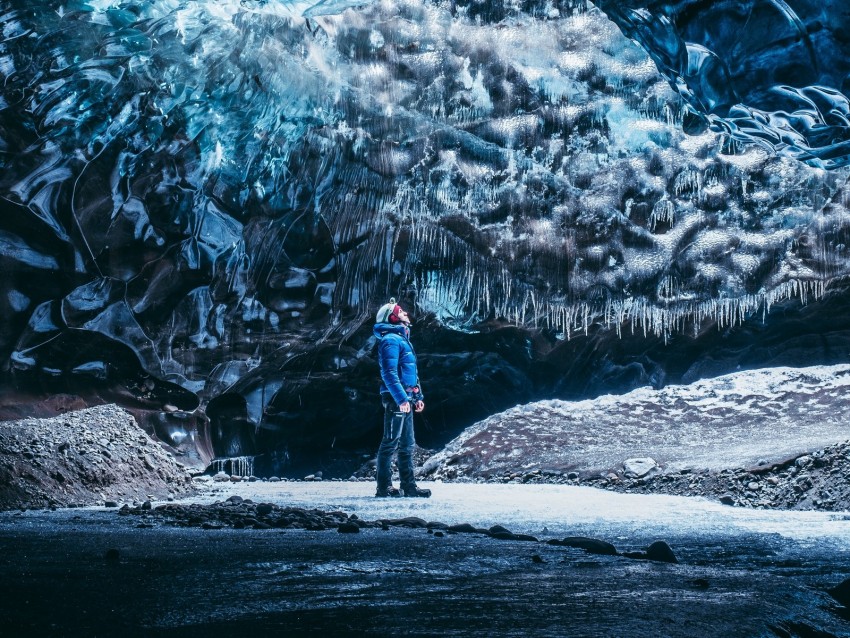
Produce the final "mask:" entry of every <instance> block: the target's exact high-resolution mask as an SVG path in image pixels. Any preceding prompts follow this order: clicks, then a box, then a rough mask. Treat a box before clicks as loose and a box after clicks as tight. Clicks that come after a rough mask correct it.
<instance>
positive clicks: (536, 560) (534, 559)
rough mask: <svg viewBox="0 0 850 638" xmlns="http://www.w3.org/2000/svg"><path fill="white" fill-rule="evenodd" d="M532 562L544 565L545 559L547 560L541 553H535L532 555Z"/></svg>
mask: <svg viewBox="0 0 850 638" xmlns="http://www.w3.org/2000/svg"><path fill="white" fill-rule="evenodd" d="M531 562H532V563H536V564H537V565H542V564H543V563H545V562H546V561H545V560H543V557H542V556H540V554H533V555H532V556H531Z"/></svg>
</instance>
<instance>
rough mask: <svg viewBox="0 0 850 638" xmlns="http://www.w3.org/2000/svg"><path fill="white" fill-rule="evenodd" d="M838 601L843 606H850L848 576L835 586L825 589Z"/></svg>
mask: <svg viewBox="0 0 850 638" xmlns="http://www.w3.org/2000/svg"><path fill="white" fill-rule="evenodd" d="M826 591H827V593H828V594H829V595H830V596H832V597H833V598H834V599H835V600H837V601H838V602H839V603H841V604H842V605H844V606H845V607H850V578H848V579H846V580H844V581H842V582H841V583H839V584H838V585H836V586H835V587H832V588H830V589H827V590H826Z"/></svg>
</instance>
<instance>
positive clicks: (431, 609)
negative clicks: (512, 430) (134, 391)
mask: <svg viewBox="0 0 850 638" xmlns="http://www.w3.org/2000/svg"><path fill="white" fill-rule="evenodd" d="M428 487H430V488H432V489H433V491H434V496H433V497H432V498H431V499H429V500H416V499H410V500H403V499H387V500H379V499H375V498H374V497H373V496H372V489H373V486H372V484H371V483H362V482H351V483H341V482H329V483H243V484H236V485H227V486H225V487H212V489H208V490H207V491H206V492H205V493H204V494H201V495H200V496H198V497H196V498H194V499H191V501H193V502H199V501H200V502H212V501H215V500H220V499H225V498H227V497H228V496H230V495H232V494H238V495H240V496H242V497H244V498H251V499H256V500H257V501H258V502H259V501H265V502H272V503H277V504H281V505H291V506H303V507H306V508H314V507H315V508H319V509H328V510H331V509H333V510H336V509H342V510H345V511H346V512H348V513H349V514H357V515H358V516H359V517H360V518H361V519H373V520H374V519H379V518H401V517H406V516H416V517H420V518H422V519H425V520H427V521H441V522H444V523H448V524H454V523H461V522H469V523H472V524H473V525H475V526H482V527H489V526H490V525H493V524H501V525H503V526H505V527H507V528H509V529H510V530H511V531H513V532H515V533H521V532H527V533H531V534H534V535H535V536H537V537H538V539H539V542H529V541H522V542H521V541H511V540H497V539H495V538H491V537H487V536H484V535H481V534H468V533H467V534H450V533H446V534H443V533H439V534H437V533H430V532H428V531H427V530H425V529H399V528H395V527H393V528H391V529H389V530H387V531H382V530H380V529H363V530H361V532H360V533H357V534H341V533H338V532H337V531H335V530H325V531H307V530H289V529H287V530H280V529H264V530H258V529H228V528H225V529H214V530H203V529H199V528H196V527H195V528H175V527H171V526H169V525H168V524H167V523H166V522H165V521H164V520H163V519H159V518H157V517H151V518H147V519H143V518H141V517H139V516H118V515H117V514H116V511H115V510H114V509H110V510H107V509H102V508H96V509H85V510H80V509H72V510H59V511H56V512H48V511H27V512H6V513H2V514H0V549H2V551H0V617H2V618H3V619H4V629H8V630H9V631H10V632H11V633H10V634H9V635H15V636H28V635H32V636H51V635H55V636H76V635H86V636H94V635H96V636H113V635H115V636H118V635H120V636H122V638H124V637H126V636H133V635H144V636H204V637H206V636H211V635H252V636H270V635H323V636H324V635H332V636H349V635H416V636H447V635H448V636H481V635H500V636H502V635H504V636H528V635H535V636H537V635H542V636H571V637H572V638H582V637H594V638H611V637H612V636H618V637H624V638H627V637H631V636H635V637H638V636H641V637H642V636H654V637H659V638H661V637H665V636H666V637H677V638H678V637H682V638H684V637H688V638H692V637H693V636H703V637H710V636H717V637H723V638H729V637H734V636H741V637H746V638H752V637H754V636H771V637H774V638H776V637H788V636H795V637H797V638H814V637H818V638H829V637H835V636H850V623H848V622H847V620H845V618H847V617H848V612H847V610H846V609H845V608H842V607H841V605H839V604H838V602H836V600H835V599H833V598H832V597H831V596H830V595H829V594H828V593H827V590H828V589H829V588H832V587H834V586H835V585H838V584H839V583H841V582H842V581H844V579H845V578H846V576H847V574H848V573H850V520H847V517H846V516H845V515H844V514H836V513H822V512H775V511H756V510H744V509H740V508H730V507H724V506H720V505H717V504H715V503H713V502H710V501H706V500H702V499H693V498H691V499H686V498H681V497H670V496H640V495H628V494H616V493H611V492H605V491H600V490H595V489H592V488H584V487H570V486H558V485H494V484H441V483H432V484H428ZM156 506H157V503H154V508H155V507H156ZM140 520H146V521H148V523H147V524H145V525H143V526H141V527H137V526H136V525H137V523H138V522H139V521H140ZM565 536H590V537H594V538H599V539H601V540H607V541H610V542H612V543H613V544H614V545H615V546H616V547H617V549H618V550H620V551H621V552H622V551H631V550H636V549H643V548H645V547H646V546H647V545H648V544H649V543H650V542H652V541H655V540H658V539H665V540H667V541H668V542H669V543H670V545H671V546H672V548H673V551H674V552H675V553H676V555H677V557H678V559H679V564H668V563H656V562H652V561H646V560H635V559H630V558H626V557H623V556H600V555H595V554H589V553H586V552H584V551H583V550H579V549H574V548H570V547H560V546H553V545H550V544H548V543H546V542H545V541H546V540H549V539H560V538H563V537H565Z"/></svg>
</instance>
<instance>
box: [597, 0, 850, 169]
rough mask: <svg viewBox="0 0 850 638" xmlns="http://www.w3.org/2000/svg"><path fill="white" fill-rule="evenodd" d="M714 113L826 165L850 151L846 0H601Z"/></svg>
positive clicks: (681, 88) (742, 133)
mask: <svg viewBox="0 0 850 638" xmlns="http://www.w3.org/2000/svg"><path fill="white" fill-rule="evenodd" d="M595 4H596V5H597V6H599V7H601V8H602V9H603V10H604V11H605V12H606V13H607V14H608V16H609V17H611V19H612V20H614V21H615V22H617V24H618V25H619V26H620V27H621V28H622V29H623V32H624V33H625V34H626V35H628V36H629V37H630V38H634V39H635V40H636V41H638V42H640V44H641V45H642V46H643V47H644V48H646V50H647V51H648V52H649V54H650V55H651V56H652V59H653V60H654V62H655V63H656V65H657V66H658V68H659V69H660V70H661V71H662V73H664V74H665V75H666V76H667V77H668V78H669V79H670V83H671V85H672V86H674V87H675V88H676V90H677V91H678V92H679V93H680V94H681V95H682V97H683V98H684V99H685V101H687V103H688V104H689V105H690V106H691V107H692V108H693V109H694V110H695V111H696V112H697V113H699V114H700V117H701V118H704V120H705V121H706V122H711V123H712V124H714V125H716V126H718V127H720V128H723V129H725V130H727V131H729V132H730V133H731V134H732V135H733V136H734V137H736V138H738V139H746V140H755V141H757V142H759V143H761V144H763V145H764V146H766V147H770V148H774V149H776V150H779V151H782V152H786V153H788V154H789V155H792V156H795V157H798V158H800V159H803V160H806V161H810V162H812V163H813V164H816V165H822V166H833V167H834V166H841V165H844V164H847V163H848V161H850V120H848V115H850V100H848V90H850V87H848V85H847V80H846V77H847V72H848V70H850V67H848V55H847V54H848V49H847V41H846V38H845V36H844V32H845V31H846V29H847V13H846V10H845V3H844V2H843V0H825V1H823V2H785V1H784V0H769V1H763V0H743V1H741V2H692V1H691V0H681V1H678V2H658V1H656V0H648V1H647V0H626V1H623V0H598V1H597V2H596V3H595Z"/></svg>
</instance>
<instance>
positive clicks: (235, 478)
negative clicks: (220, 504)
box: [230, 474, 242, 483]
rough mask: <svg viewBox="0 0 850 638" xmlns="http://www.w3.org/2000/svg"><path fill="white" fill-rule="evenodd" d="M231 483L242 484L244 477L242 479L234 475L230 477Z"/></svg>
mask: <svg viewBox="0 0 850 638" xmlns="http://www.w3.org/2000/svg"><path fill="white" fill-rule="evenodd" d="M230 482H231V483H241V482H242V477H241V476H238V475H236V474H232V475H231V476H230Z"/></svg>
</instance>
